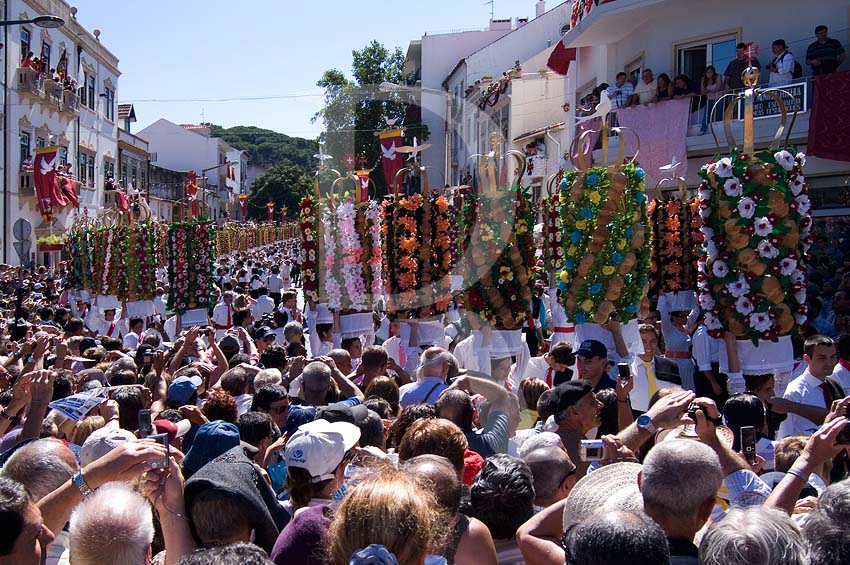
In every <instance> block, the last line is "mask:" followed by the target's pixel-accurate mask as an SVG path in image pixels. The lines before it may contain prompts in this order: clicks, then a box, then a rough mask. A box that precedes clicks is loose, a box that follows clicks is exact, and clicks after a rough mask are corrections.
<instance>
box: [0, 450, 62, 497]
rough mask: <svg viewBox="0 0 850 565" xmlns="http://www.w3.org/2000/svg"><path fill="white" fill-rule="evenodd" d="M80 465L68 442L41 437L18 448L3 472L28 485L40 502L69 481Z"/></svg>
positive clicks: (28, 488)
mask: <svg viewBox="0 0 850 565" xmlns="http://www.w3.org/2000/svg"><path fill="white" fill-rule="evenodd" d="M78 468H79V465H78V464H77V459H76V458H75V457H74V454H73V452H72V451H71V450H70V449H68V447H67V446H66V445H65V444H64V443H62V442H61V441H58V440H55V439H40V440H37V441H34V442H32V443H29V444H27V445H25V446H23V447H22V448H20V449H19V450H17V451H16V452H15V453H14V454H13V455H12V456H11V457H10V458H9V460H8V461H7V462H6V464H5V465H4V466H3V470H2V472H0V474H2V475H3V476H5V477H9V478H10V479H14V480H16V481H18V482H19V483H21V484H22V485H24V487H26V489H27V491H28V492H29V493H30V496H31V497H32V498H33V501H35V502H37V501H39V500H41V499H42V498H44V497H45V496H47V495H48V494H50V493H51V492H53V491H54V490H56V489H57V488H59V487H60V486H62V485H63V484H64V483H65V482H67V481H68V479H70V478H71V477H72V476H73V475H74V473H76V472H77V469H78Z"/></svg>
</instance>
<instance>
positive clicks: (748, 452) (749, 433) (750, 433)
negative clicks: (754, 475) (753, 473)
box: [741, 426, 756, 463]
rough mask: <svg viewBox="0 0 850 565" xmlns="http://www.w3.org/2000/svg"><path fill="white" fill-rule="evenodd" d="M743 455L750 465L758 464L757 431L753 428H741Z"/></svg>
mask: <svg viewBox="0 0 850 565" xmlns="http://www.w3.org/2000/svg"><path fill="white" fill-rule="evenodd" d="M741 453H743V454H744V457H746V459H747V462H748V463H755V462H756V429H755V428H754V427H753V426H744V427H742V428H741Z"/></svg>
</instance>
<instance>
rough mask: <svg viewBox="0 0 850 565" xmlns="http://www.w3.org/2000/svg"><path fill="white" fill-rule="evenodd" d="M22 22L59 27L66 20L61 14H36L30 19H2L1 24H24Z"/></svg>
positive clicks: (49, 27) (47, 27)
mask: <svg viewBox="0 0 850 565" xmlns="http://www.w3.org/2000/svg"><path fill="white" fill-rule="evenodd" d="M22 24H35V25H37V26H38V27H43V28H46V29H55V28H57V27H62V26H63V25H65V20H63V19H62V18H60V17H59V16H51V15H45V16H36V17H34V18H32V19H29V20H4V21H0V26H13V25H22Z"/></svg>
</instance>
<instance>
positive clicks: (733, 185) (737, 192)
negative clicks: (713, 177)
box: [723, 177, 741, 196]
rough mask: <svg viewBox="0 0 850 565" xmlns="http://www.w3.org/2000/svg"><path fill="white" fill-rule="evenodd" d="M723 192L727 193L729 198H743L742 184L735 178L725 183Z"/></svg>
mask: <svg viewBox="0 0 850 565" xmlns="http://www.w3.org/2000/svg"><path fill="white" fill-rule="evenodd" d="M723 192H725V193H726V195H727V196H741V182H740V181H739V180H738V179H736V178H735V177H732V178H731V179H727V180H726V182H724V183H723Z"/></svg>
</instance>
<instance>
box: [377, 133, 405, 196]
mask: <svg viewBox="0 0 850 565" xmlns="http://www.w3.org/2000/svg"><path fill="white" fill-rule="evenodd" d="M402 131H403V130H400V129H392V130H387V131H382V132H380V133H379V134H378V139H379V140H380V142H381V168H382V169H383V171H384V180H385V181H386V183H387V187H389V188H390V189H392V186H393V183H394V182H395V176H396V173H398V172H399V171H400V170H401V169H402V167H403V166H404V159H403V155H402V154H401V153H399V152H397V151H396V149H398V148H399V147H401V146H403V145H404V141H402V139H401V134H402Z"/></svg>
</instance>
